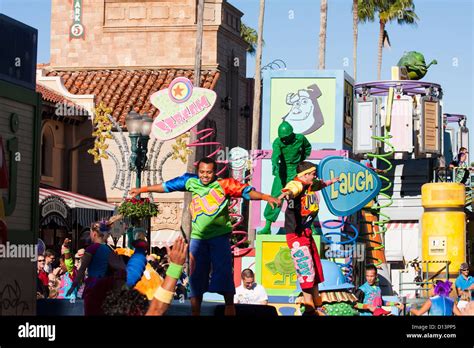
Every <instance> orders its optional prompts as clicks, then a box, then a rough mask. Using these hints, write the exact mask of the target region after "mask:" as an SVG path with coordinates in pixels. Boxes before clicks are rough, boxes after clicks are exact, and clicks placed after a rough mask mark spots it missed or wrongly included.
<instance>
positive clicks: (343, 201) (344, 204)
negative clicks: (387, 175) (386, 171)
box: [318, 156, 382, 216]
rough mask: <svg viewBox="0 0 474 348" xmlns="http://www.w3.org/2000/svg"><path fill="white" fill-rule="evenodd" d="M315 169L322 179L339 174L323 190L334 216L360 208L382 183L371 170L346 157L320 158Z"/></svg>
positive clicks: (378, 189)
mask: <svg viewBox="0 0 474 348" xmlns="http://www.w3.org/2000/svg"><path fill="white" fill-rule="evenodd" d="M318 171H319V174H320V177H321V178H322V179H323V180H330V179H332V178H334V177H339V178H340V179H341V178H342V181H340V182H336V183H335V184H334V185H331V186H329V187H326V188H325V189H323V190H322V191H323V197H324V200H325V201H326V205H327V207H328V209H329V211H330V212H331V213H333V214H334V215H337V216H348V215H351V214H354V213H355V212H357V211H359V210H360V209H362V208H363V207H364V206H365V205H366V204H367V203H369V202H370V201H371V200H372V199H374V198H375V197H376V196H377V195H378V193H379V191H380V189H381V187H382V182H381V181H380V178H379V176H378V175H377V174H376V173H375V172H374V171H373V170H371V169H369V168H368V167H366V166H364V165H362V164H361V163H359V162H356V161H354V160H351V159H348V158H344V157H337V156H331V157H326V158H325V159H323V160H322V161H321V162H320V164H319V169H318Z"/></svg>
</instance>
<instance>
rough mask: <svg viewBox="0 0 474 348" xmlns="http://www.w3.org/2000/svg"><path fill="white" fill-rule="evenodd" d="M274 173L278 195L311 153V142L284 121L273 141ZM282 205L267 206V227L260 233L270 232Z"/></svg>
mask: <svg viewBox="0 0 474 348" xmlns="http://www.w3.org/2000/svg"><path fill="white" fill-rule="evenodd" d="M272 148H273V153H272V174H273V175H274V176H275V179H274V180H273V185H272V196H273V197H278V196H279V195H280V194H281V190H282V188H283V187H285V185H286V184H287V183H288V181H290V180H292V179H293V178H294V177H295V176H296V167H297V166H298V164H299V163H300V162H302V161H304V160H305V159H306V158H307V157H308V156H309V155H310V154H311V144H310V143H309V141H308V139H306V137H305V136H304V135H302V134H295V133H293V127H292V126H291V124H289V123H288V122H286V121H284V122H282V123H281V124H280V126H279V127H278V138H276V139H275V140H274V141H273V146H272ZM280 210H281V208H280V207H275V208H272V207H271V206H270V204H267V206H266V207H265V212H264V214H263V215H264V216H265V220H266V221H267V223H266V225H265V227H264V228H263V229H262V230H260V231H259V232H258V234H270V227H271V224H272V222H275V221H276V219H277V218H278V214H280Z"/></svg>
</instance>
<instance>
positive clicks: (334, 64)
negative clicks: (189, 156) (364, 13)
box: [0, 0, 474, 143]
mask: <svg viewBox="0 0 474 348" xmlns="http://www.w3.org/2000/svg"><path fill="white" fill-rule="evenodd" d="M64 1H67V0H64ZM229 2H230V3H231V4H232V5H234V6H235V7H237V8H238V9H239V10H241V11H242V12H244V17H243V21H244V22H245V23H246V24H247V25H250V26H251V27H254V28H257V26H258V11H259V1H258V0H229ZM328 2H329V9H328V11H329V13H328V28H327V43H326V69H345V70H346V71H347V72H348V73H349V74H350V75H352V13H351V6H352V1H350V0H329V1H328ZM319 4H320V3H319V1H317V0H267V1H266V11H265V27H264V39H265V47H264V51H263V64H267V63H269V62H271V61H273V60H274V59H282V60H284V61H285V62H286V65H287V68H288V69H293V70H303V69H305V70H306V69H315V68H316V67H317V64H318V34H319ZM415 5H416V13H417V14H418V17H419V18H420V19H419V22H418V24H417V25H416V26H400V25H398V24H396V23H390V24H389V25H388V26H387V30H388V33H389V36H390V40H391V44H392V48H391V49H384V53H383V66H382V79H389V78H390V66H392V65H395V64H396V63H397V62H398V60H399V58H400V57H401V56H402V54H403V52H404V51H412V50H415V51H419V52H422V53H423V54H424V55H425V59H426V61H427V62H429V61H431V60H432V59H436V60H437V61H438V65H435V66H432V67H431V68H430V70H429V71H428V74H427V75H426V76H425V78H424V80H426V81H431V82H436V83H439V84H441V86H442V87H443V90H444V98H443V100H444V110H443V111H444V112H449V113H461V114H466V115H467V116H468V120H469V122H468V127H469V128H470V130H471V132H474V106H473V101H474V93H473V87H474V62H473V59H474V53H473V51H474V44H473V31H474V2H473V1H471V0H415ZM0 12H1V13H4V14H6V15H8V16H10V17H13V18H15V19H17V20H19V21H21V22H24V23H26V24H28V25H31V26H33V27H35V28H37V29H38V30H39V45H38V62H48V61H49V48H50V47H49V39H50V13H51V1H50V0H0ZM378 28H379V27H378V24H377V23H367V24H361V25H359V47H358V64H357V65H358V67H357V71H358V73H357V74H358V78H357V80H358V81H357V82H364V81H373V80H375V79H376V74H377V71H376V69H377V40H378ZM248 58H249V59H248V67H247V75H248V76H250V77H253V76H254V75H255V62H254V58H252V57H250V56H249V57H248ZM344 62H346V63H348V65H347V66H344ZM473 135H474V133H473ZM473 135H471V138H472V136H473ZM471 143H472V140H471Z"/></svg>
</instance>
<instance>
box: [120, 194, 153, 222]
mask: <svg viewBox="0 0 474 348" xmlns="http://www.w3.org/2000/svg"><path fill="white" fill-rule="evenodd" d="M118 211H119V213H120V214H122V215H123V216H125V217H129V218H132V219H144V218H148V217H152V216H156V215H158V207H157V206H156V204H154V203H153V202H150V200H149V199H148V198H142V199H137V198H135V197H134V198H126V199H125V201H123V202H122V204H121V205H120V207H119V209H118Z"/></svg>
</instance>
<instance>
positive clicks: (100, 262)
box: [83, 243, 113, 316]
mask: <svg viewBox="0 0 474 348" xmlns="http://www.w3.org/2000/svg"><path fill="white" fill-rule="evenodd" d="M111 252H113V251H112V249H111V248H110V247H109V246H108V245H106V244H100V243H94V244H92V245H90V246H89V247H87V249H86V253H89V254H91V255H92V260H91V263H90V264H89V267H88V268H87V269H88V277H87V278H86V280H85V284H86V285H85V288H84V295H83V297H84V314H85V315H86V316H88V315H104V313H103V311H102V303H103V302H104V299H105V296H106V294H107V292H108V291H109V290H111V289H112V285H113V278H112V277H110V276H108V275H107V270H108V264H109V262H108V261H109V256H110V253H111Z"/></svg>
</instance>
